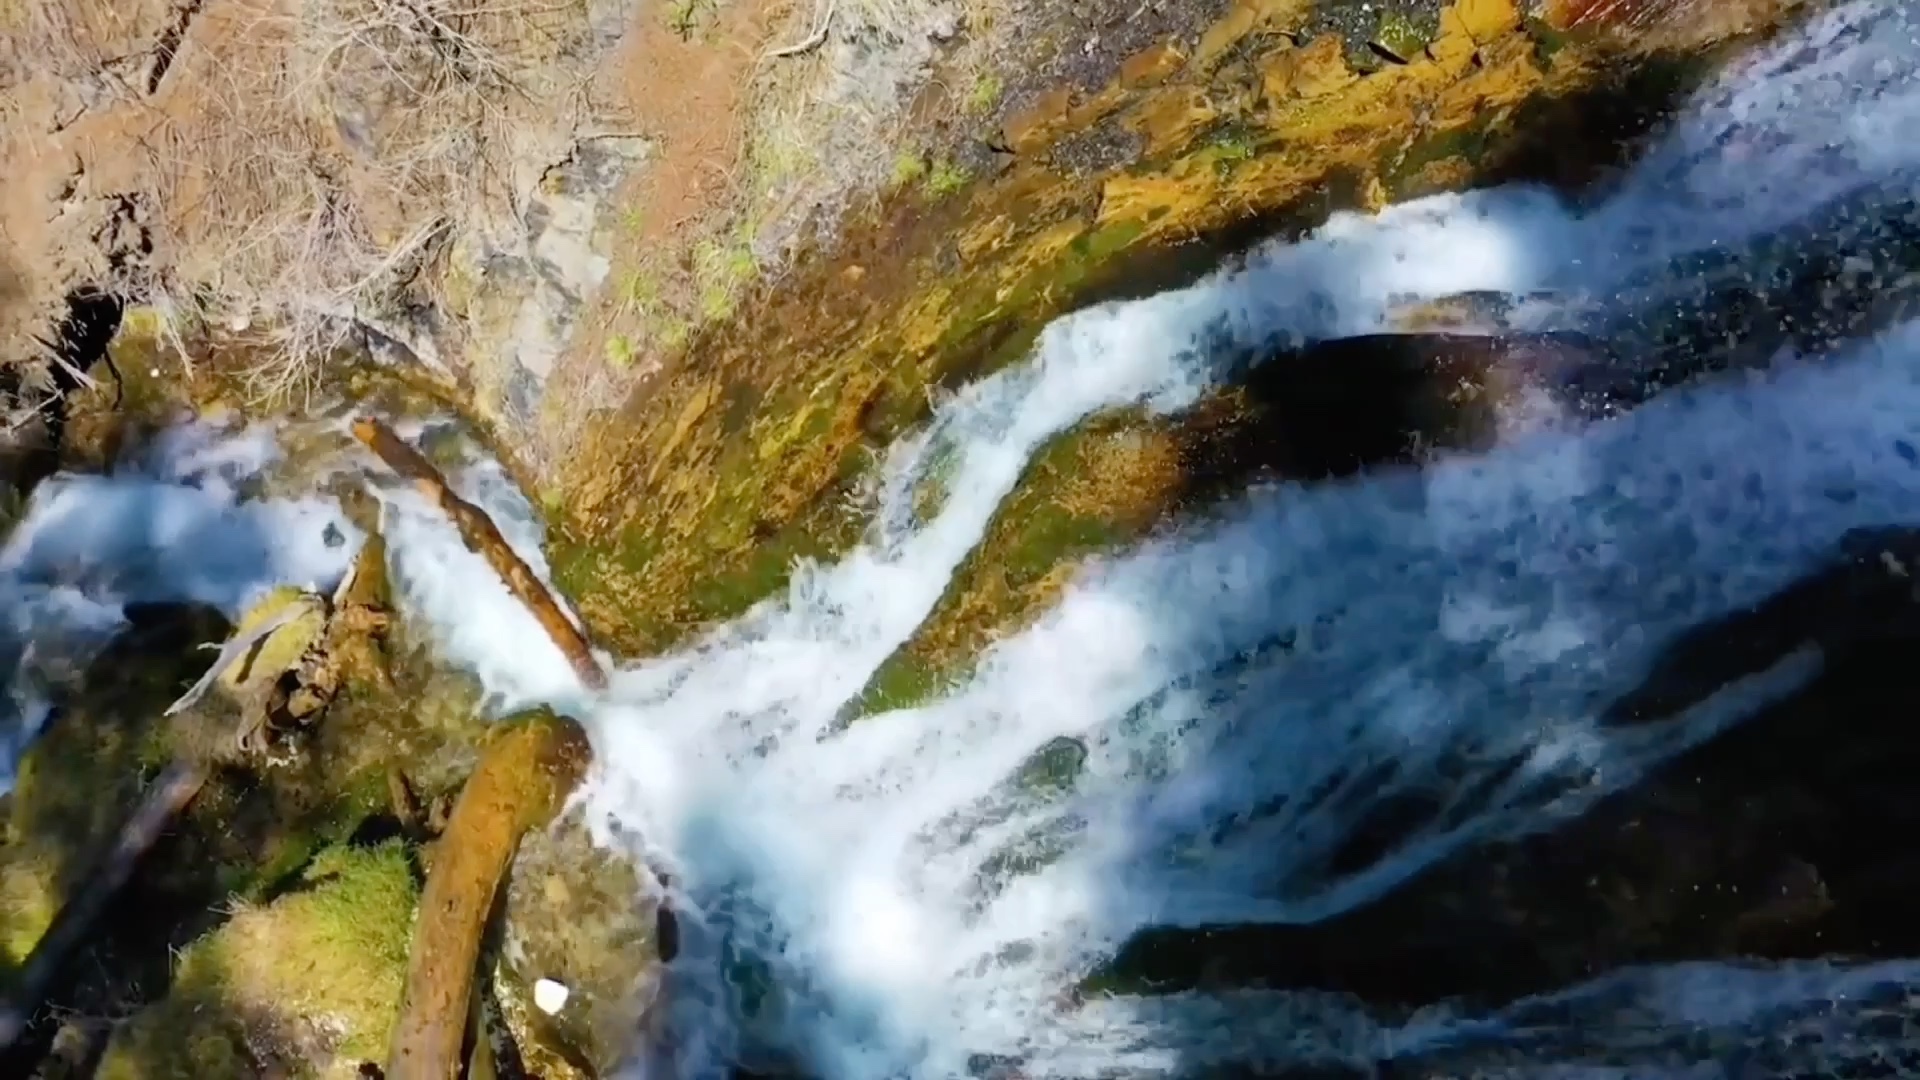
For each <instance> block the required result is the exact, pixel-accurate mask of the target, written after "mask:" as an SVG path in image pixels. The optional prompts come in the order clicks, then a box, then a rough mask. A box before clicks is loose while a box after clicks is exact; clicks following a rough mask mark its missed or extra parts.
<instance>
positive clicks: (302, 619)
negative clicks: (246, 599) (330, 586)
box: [219, 585, 327, 695]
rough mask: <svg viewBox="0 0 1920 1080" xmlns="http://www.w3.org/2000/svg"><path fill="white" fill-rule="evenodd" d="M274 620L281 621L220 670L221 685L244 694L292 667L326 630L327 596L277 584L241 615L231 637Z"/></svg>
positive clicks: (241, 634)
mask: <svg viewBox="0 0 1920 1080" xmlns="http://www.w3.org/2000/svg"><path fill="white" fill-rule="evenodd" d="M274 619H282V620H284V621H283V622H281V624H280V625H279V626H277V627H275V628H274V630H273V631H272V632H271V633H269V634H268V635H267V636H266V637H265V638H264V639H262V640H261V641H259V642H258V643H256V644H255V645H254V647H253V648H252V649H251V650H249V652H248V655H247V656H246V657H244V658H243V659H241V661H240V662H238V663H236V664H234V665H233V666H232V667H230V668H228V669H226V670H225V671H223V672H221V673H220V680H219V681H220V685H221V687H222V688H224V689H226V690H227V691H229V692H231V693H234V694H236V695H244V694H246V693H248V692H249V691H252V690H255V689H257V688H258V687H259V686H260V685H262V684H264V683H266V682H269V681H271V680H274V679H277V678H279V677H280V675H281V673H282V672H285V671H288V670H291V669H292V668H293V667H294V666H295V665H296V664H298V663H299V662H300V658H301V657H303V656H305V655H306V653H307V650H308V649H309V648H311V647H312V646H313V645H315V644H316V643H318V642H319V640H320V638H321V635H323V634H324V633H326V629H327V599H326V597H323V596H320V595H318V594H316V593H313V592H309V591H308V590H306V589H303V588H301V587H299V586H297V585H281V586H277V587H275V588H274V589H272V590H270V591H269V592H268V593H267V595H266V596H265V597H263V598H261V599H260V601H259V602H257V603H255V604H254V605H253V606H252V607H251V608H248V609H247V611H246V613H245V614H243V615H242V616H240V622H239V623H238V624H237V625H235V627H234V629H233V633H234V636H236V637H244V636H245V635H246V634H248V633H250V632H252V631H253V630H256V629H258V628H259V627H261V626H264V625H265V624H266V623H267V622H269V621H270V620H274Z"/></svg>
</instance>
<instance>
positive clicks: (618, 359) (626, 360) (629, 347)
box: [607, 334, 634, 371]
mask: <svg viewBox="0 0 1920 1080" xmlns="http://www.w3.org/2000/svg"><path fill="white" fill-rule="evenodd" d="M633 356H634V348H633V339H632V338H630V337H628V336H627V335H625V334H615V335H613V336H612V337H610V338H608V339H607V363H609V364H611V365H613V366H614V367H616V368H618V369H620V370H621V371H625V370H626V369H628V368H630V367H632V366H633Z"/></svg>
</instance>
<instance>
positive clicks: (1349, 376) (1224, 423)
mask: <svg viewBox="0 0 1920 1080" xmlns="http://www.w3.org/2000/svg"><path fill="white" fill-rule="evenodd" d="M1612 365H1613V360H1612V358H1611V356H1610V355H1609V354H1608V353H1606V352H1605V351H1604V350H1603V349H1601V348H1600V346H1599V345H1597V344H1596V343H1595V342H1593V341H1592V340H1590V339H1587V338H1585V337H1583V336H1581V335H1578V334H1572V333H1538V334H1528V333H1515V332H1507V333H1500V334H1459V333H1406V334H1372V335H1365V336H1361V337H1352V338H1342V339H1338V340H1333V341H1325V342H1320V343H1316V344H1313V345H1309V346H1307V347H1305V348H1302V349H1298V350H1293V351H1289V352H1284V353H1281V354H1278V355H1274V356H1271V357H1267V358H1263V359H1262V362H1260V363H1259V364H1257V365H1254V366H1251V367H1249V368H1247V369H1246V370H1244V371H1243V372H1242V373H1241V374H1240V375H1239V376H1238V377H1237V378H1236V379H1235V380H1234V381H1233V382H1231V383H1230V384H1228V385H1226V386H1224V387H1221V388H1219V389H1217V390H1214V391H1211V392H1209V393H1208V394H1207V395H1206V396H1205V397H1203V398H1202V400H1201V401H1200V402H1199V403H1197V404H1196V405H1195V406H1194V407H1193V408H1191V409H1189V410H1187V411H1185V412H1183V413H1180V414H1177V415H1173V416H1152V415H1148V414H1145V413H1143V412H1141V411H1138V410H1125V411H1120V412H1115V413H1109V414H1106V415H1103V416H1097V417H1095V418H1093V419H1091V420H1088V421H1086V422H1084V423H1082V424H1081V425H1080V426H1078V427H1077V428H1075V429H1074V430H1072V431H1069V432H1067V433H1066V434H1063V435H1061V436H1058V437H1056V438H1055V439H1054V440H1052V442H1051V443H1049V444H1048V445H1047V446H1046V447H1045V448H1044V449H1043V450H1041V452H1040V453H1039V454H1038V455H1036V456H1035V458H1034V460H1033V461H1032V462H1031V463H1030V464H1029V466H1028V468H1027V472H1026V475H1025V476H1024V477H1023V479H1022V482H1021V485H1020V487H1019V489H1018V490H1017V491H1016V492H1015V493H1014V494H1013V495H1012V496H1011V497H1010V498H1009V500H1008V501H1007V502H1006V503H1005V504H1004V505H1003V506H1002V507H1001V508H1000V511H999V513H998V514H996V515H995V518H994V521H993V524H992V525H991V526H990V527H989V529H988V531H987V534H986V536H985V537H984V538H983V539H982V540H981V542H980V544H979V545H978V546H977V547H976V548H975V549H974V550H973V551H972V552H971V553H970V554H969V555H968V556H967V558H966V560H965V561H964V562H963V563H962V564H961V566H960V568H959V570H958V572H957V573H956V574H955V575H954V578H953V580H952V581H951V582H950V583H949V585H948V588H947V591H946V594H945V595H944V596H942V597H941V599H940V602H939V604H938V605H936V607H935V608H934V610H933V612H932V613H931V615H929V617H928V618H927V619H926V621H925V622H923V623H922V624H921V625H920V627H919V628H918V629H917V630H916V631H915V632H914V634H913V635H912V637H910V638H909V639H908V641H907V642H906V643H905V644H904V645H903V646H901V648H900V649H899V651H897V652H896V653H895V654H894V656H892V657H890V658H889V659H888V660H887V662H886V663H884V664H883V665H882V666H881V667H880V669H879V670H878V671H876V672H875V673H874V675H873V677H872V679H870V680H869V682H868V685H867V687H866V688H865V690H864V692H863V693H862V694H861V695H860V697H859V698H858V699H856V700H855V701H854V702H853V703H852V705H851V706H850V708H849V716H857V715H865V714H868V713H874V712H881V711H885V710H887V709H893V708H900V707H905V706H910V705H914V704H918V703H920V702H923V701H925V700H927V699H929V698H931V697H932V696H934V695H936V694H937V693H939V692H940V691H941V690H943V689H945V688H946V687H948V686H949V685H951V684H952V683H953V682H954V681H955V680H957V679H959V678H962V677H964V675H965V674H966V673H967V672H968V671H969V670H970V669H971V667H972V664H973V660H974V658H975V657H976V656H977V655H978V654H979V653H980V651H981V650H983V649H984V648H986V647H987V645H988V644H990V643H991V642H993V641H995V640H998V639H1000V638H1002V637H1004V636H1006V635H1008V634H1010V633H1013V632H1016V631H1018V630H1020V629H1022V628H1023V627H1025V626H1026V625H1027V624H1028V623H1029V622H1030V621H1031V620H1032V619H1033V618H1035V617H1037V616H1038V615H1039V613H1040V612H1042V611H1043V610H1045V609H1046V607H1047V606H1048V605H1049V604H1050V603H1051V602H1052V601H1053V600H1054V599H1055V598H1057V597H1058V596H1059V595H1060V593H1061V591H1062V590H1063V589H1064V588H1065V587H1066V585H1067V584H1068V583H1069V582H1070V581H1071V579H1072V577H1073V575H1074V573H1075V572H1076V571H1077V569H1078V567H1079V565H1080V564H1081V563H1083V562H1084V561H1085V560H1087V559H1089V558H1091V557H1093V556H1096V555H1100V554H1102V553H1105V552H1109V551H1112V550H1115V549H1118V548H1124V547H1126V546H1128V545H1130V544H1133V543H1135V542H1138V541H1139V540H1141V539H1142V538H1144V537H1146V536H1148V535H1150V534H1152V533H1153V532H1154V531H1155V530H1156V529H1161V528H1164V527H1171V526H1173V525H1174V524H1176V523H1177V522H1178V521H1179V520H1181V519H1183V518H1186V517H1190V516H1192V515H1196V514H1205V513H1207V512H1210V511H1211V510H1213V509H1214V508H1216V507H1218V506H1219V505H1220V504H1221V503H1222V502H1223V501H1225V500H1229V499H1232V498H1235V497H1237V496H1238V495H1239V494H1240V493H1241V492H1243V491H1245V490H1246V488H1247V486H1248V485H1249V484H1256V483H1272V482H1280V481H1295V482H1316V481H1324V480H1328V479H1335V478H1339V477H1343V476H1349V475H1352V474H1354V473H1357V472H1360V471H1363V470H1366V469H1373V468H1381V467H1387V466H1395V465H1414V464H1418V463H1420V462H1423V461H1425V460H1427V459H1428V458H1430V457H1431V456H1433V455H1435V454H1443V453H1458V452H1468V451H1476V450H1484V449H1486V448H1487V447H1489V446H1491V445H1492V444H1493V443H1494V442H1496V441H1497V440H1499V439H1502V438H1508V437H1512V436H1515V435H1518V434H1522V433H1526V432H1534V431H1542V430H1550V429H1556V428H1569V427H1574V426H1577V425H1580V424H1583V423H1586V422H1589V421H1591V420H1594V419H1597V418H1599V417H1601V416H1604V415H1606V414H1607V413H1609V412H1611V411H1612V410H1613V409H1614V408H1615V405H1616V401H1615V399H1614V398H1613V397H1612V396H1611V395H1609V394H1607V393H1605V392H1598V391H1595V390H1593V389H1591V387H1592V386H1594V385H1602V386H1604V385H1605V384H1606V382H1607V380H1606V378H1605V376H1606V375H1607V373H1608V372H1610V371H1611V370H1612ZM938 482H939V477H938V476H935V477H932V478H930V479H929V481H928V482H927V483H928V484H930V485H931V486H932V487H933V488H934V489H935V490H933V491H931V492H930V493H929V494H928V495H927V496H926V497H925V498H924V499H923V500H921V501H922V502H923V504H924V505H923V506H921V507H917V508H916V509H917V510H918V511H919V512H920V516H922V517H923V518H924V517H926V516H927V515H928V514H929V513H931V512H932V510H933V509H934V508H937V505H938V502H939V499H940V498H942V497H944V496H943V495H942V494H941V493H940V492H939V491H938V490H937V488H938Z"/></svg>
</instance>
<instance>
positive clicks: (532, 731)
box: [386, 709, 592, 1080]
mask: <svg viewBox="0 0 1920 1080" xmlns="http://www.w3.org/2000/svg"><path fill="white" fill-rule="evenodd" d="M505 724H506V727H505V730H503V731H502V732H501V733H500V734H499V735H498V736H497V737H495V738H494V740H493V741H492V742H491V743H490V744H489V745H488V746H487V748H486V750H485V752H484V753H483V754H482V756H481V759H480V764H479V766H478V767H477V768H475V769H474V772H473V775H472V776H471V777H470V778H468V780H467V783H466V787H465V788H463V789H462V790H461V792H460V798H459V799H458V801H456V802H455V803H454V807H453V813H452V814H451V815H450V816H449V818H448V820H447V828H446V831H445V832H444V833H442V834H441V837H440V840H439V841H438V843H437V845H436V847H435V849H434V855H433V865H432V868H431V869H430V870H429V871H428V874H427V885H426V889H425V891H424V892H423V893H422V895H421V897H420V915H419V921H418V922H417V923H416V924H415V927H414V934H413V947H412V949H411V950H410V952H409V955H408V958H407V983H406V989H405V991H404V996H403V997H402V999H401V1006H400V1019H399V1022H398V1023H397V1024H396V1025H395V1027H394V1034H393V1044H392V1046H391V1047H390V1049H389V1053H388V1059H387V1071H386V1075H387V1080H453V1078H454V1077H457V1076H458V1075H459V1073H460V1068H461V1064H462V1061H463V1057H462V1047H463V1044H464V1042H465V1040H466V1033H467V1028H468V1024H469V1021H470V1019H471V1017H472V1005H473V989H474V979H475V977H476V975H477V973H478V971H479V964H480V943H481V937H482V934H483V933H484V931H485V929H486V924H487V918H488V916H489V915H490V914H491V912H492V910H493V906H494V898H495V896H496V895H497V894H498V893H499V890H500V885H501V881H502V879H504V878H505V876H506V873H507V867H508V865H509V864H510V863H511V862H512V861H513V856H514V852H515V851H516V850H518V848H519V846H520V838H521V837H522V836H523V835H524V834H525V833H526V832H527V831H528V830H529V829H534V828H538V827H540V826H542V825H545V824H546V823H547V822H549V821H551V820H552V819H553V817H554V815H555V814H557V813H559V811H560V808H561V806H562V805H563V804H564V803H565V802H566V799H567V796H568V795H569V794H571V793H572V791H573V789H574V787H575V786H576V785H577V784H578V783H579V782H580V780H581V778H582V777H583V776H584V775H585V774H586V769H587V765H588V763H589V761H590V760H591V757H592V750H591V748H590V747H589V746H588V743H587V737H586V733H585V732H584V731H582V730H581V728H580V725H579V724H577V723H575V722H574V721H572V720H570V719H567V718H566V717H563V716H558V715H556V714H554V713H553V712H551V711H550V710H547V709H538V710H534V711H533V712H531V713H529V714H523V716H522V717H519V718H516V719H513V720H509V721H506V722H505Z"/></svg>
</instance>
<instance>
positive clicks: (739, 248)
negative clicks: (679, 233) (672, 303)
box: [693, 241, 758, 320]
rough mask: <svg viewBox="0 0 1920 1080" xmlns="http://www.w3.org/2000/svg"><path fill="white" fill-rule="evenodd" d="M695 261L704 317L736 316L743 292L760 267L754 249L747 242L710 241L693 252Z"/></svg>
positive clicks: (695, 274) (715, 318) (701, 312)
mask: <svg viewBox="0 0 1920 1080" xmlns="http://www.w3.org/2000/svg"><path fill="white" fill-rule="evenodd" d="M693 259H694V261H693V265H694V282H695V285H696V288H697V290H698V292H699V299H700V314H701V317H702V318H705V319H709V320H720V319H724V318H726V317H727V316H729V315H731V314H733V307H734V304H735V303H736V302H737V301H738V300H739V297H740V292H741V290H742V289H743V288H744V287H745V286H746V283H747V282H748V281H749V280H750V279H751V278H752V277H753V275H754V272H755V270H756V269H757V268H758V265H757V264H756V263H755V262H754V258H753V250H752V248H751V246H750V245H748V244H747V243H746V242H744V241H738V242H735V243H731V244H720V243H716V242H713V241H708V242H706V243H703V244H701V245H699V246H698V247H696V248H695V249H694V257H693Z"/></svg>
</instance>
